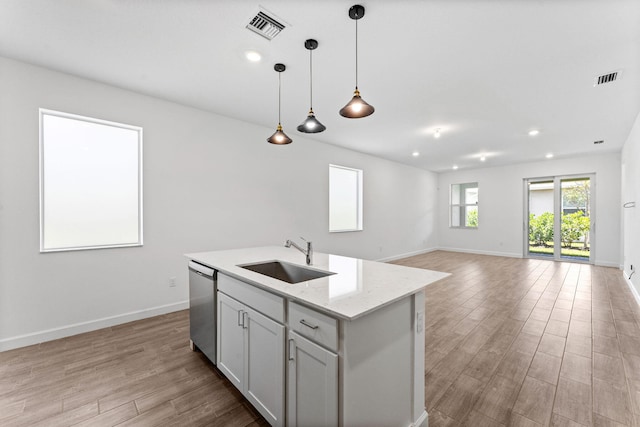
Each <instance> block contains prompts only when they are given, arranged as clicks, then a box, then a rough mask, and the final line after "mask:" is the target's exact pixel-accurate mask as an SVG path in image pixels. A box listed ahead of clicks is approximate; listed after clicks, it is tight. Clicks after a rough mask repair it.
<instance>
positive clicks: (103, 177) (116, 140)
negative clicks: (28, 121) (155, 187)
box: [40, 109, 142, 252]
mask: <svg viewBox="0 0 640 427" xmlns="http://www.w3.org/2000/svg"><path fill="white" fill-rule="evenodd" d="M141 245H142V128H139V127H135V126H129V125H123V124H120V123H113V122H107V121H104V120H98V119H92V118H89V117H81V116H76V115H73V114H67V113H61V112H57V111H51V110H45V109H40V252H50V251H66V250H80V249H95V248H105V247H121V246H141Z"/></svg>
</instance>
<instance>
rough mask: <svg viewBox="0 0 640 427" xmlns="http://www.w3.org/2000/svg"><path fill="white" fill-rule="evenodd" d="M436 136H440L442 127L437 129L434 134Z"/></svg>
mask: <svg viewBox="0 0 640 427" xmlns="http://www.w3.org/2000/svg"><path fill="white" fill-rule="evenodd" d="M433 137H434V138H440V128H438V129H436V131H435V132H434V134H433Z"/></svg>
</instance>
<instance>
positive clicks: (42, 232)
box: [38, 108, 144, 253]
mask: <svg viewBox="0 0 640 427" xmlns="http://www.w3.org/2000/svg"><path fill="white" fill-rule="evenodd" d="M38 115H39V141H38V143H39V187H40V188H39V205H40V206H39V210H40V253H48V252H66V251H80V250H91V249H106V248H123V247H139V246H143V244H144V240H143V235H144V234H143V229H144V228H143V129H142V127H139V126H133V125H128V124H124V123H118V122H112V121H108V120H102V119H96V118H93V117H88V116H81V115H78V114H72V113H66V112H62V111H56V110H50V109H46V108H40V109H39V110H38ZM45 116H53V117H60V118H64V119H72V120H76V121H81V122H87V123H92V124H97V125H104V126H111V127H115V128H119V129H125V130H129V131H133V132H135V133H136V134H137V136H136V139H137V148H136V150H135V151H136V155H137V159H136V160H137V161H136V163H137V174H136V175H137V217H138V218H137V239H136V241H135V242H125V243H107V244H99V243H96V244H91V245H84V246H83V245H73V246H60V247H57V246H53V245H51V246H46V242H45V227H46V226H47V224H46V215H45V213H46V204H45V197H46V182H45V166H46V164H47V161H46V159H45V144H46V141H45V137H46V131H45V126H44V121H45Z"/></svg>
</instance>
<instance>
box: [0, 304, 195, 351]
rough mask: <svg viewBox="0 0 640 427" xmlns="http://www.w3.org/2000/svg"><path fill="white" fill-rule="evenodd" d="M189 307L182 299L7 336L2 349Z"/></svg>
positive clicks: (32, 343) (1, 342) (23, 345)
mask: <svg viewBox="0 0 640 427" xmlns="http://www.w3.org/2000/svg"><path fill="white" fill-rule="evenodd" d="M187 308H189V301H180V302H177V303H173V304H166V305H161V306H159V307H153V308H147V309H144V310H138V311H132V312H130V313H124V314H118V315H116V316H110V317H103V318H102V319H96V320H89V321H87V322H82V323H75V324H72V325H66V326H61V327H58V328H53V329H47V330H44V331H38V332H33V333H30V334H25V335H19V336H17V337H11V338H5V339H2V340H0V351H7V350H13V349H14V348H20V347H26V346H29V345H34V344H39V343H41V342H46V341H52V340H56V339H59V338H65V337H69V336H71V335H77V334H82V333H84V332H91V331H95V330H98V329H102V328H108V327H110V326H115V325H120V324H122V323H127V322H133V321H135V320H141V319H146V318H148V317H153V316H159V315H161V314H167V313H172V312H174V311H179V310H185V309H187Z"/></svg>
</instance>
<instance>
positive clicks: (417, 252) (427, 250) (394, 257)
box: [376, 248, 438, 262]
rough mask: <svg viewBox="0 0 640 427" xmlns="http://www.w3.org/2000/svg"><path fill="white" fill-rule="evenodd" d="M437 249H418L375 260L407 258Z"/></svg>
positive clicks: (387, 260)
mask: <svg viewBox="0 0 640 427" xmlns="http://www.w3.org/2000/svg"><path fill="white" fill-rule="evenodd" d="M437 250H438V248H429V249H420V250H419V251H414V252H407V253H405V254H400V255H393V256H390V257H386V258H380V259H377V260H376V261H378V262H389V261H395V260H397V259H402V258H409V257H412V256H416V255H422V254H428V253H429V252H433V251H437Z"/></svg>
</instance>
